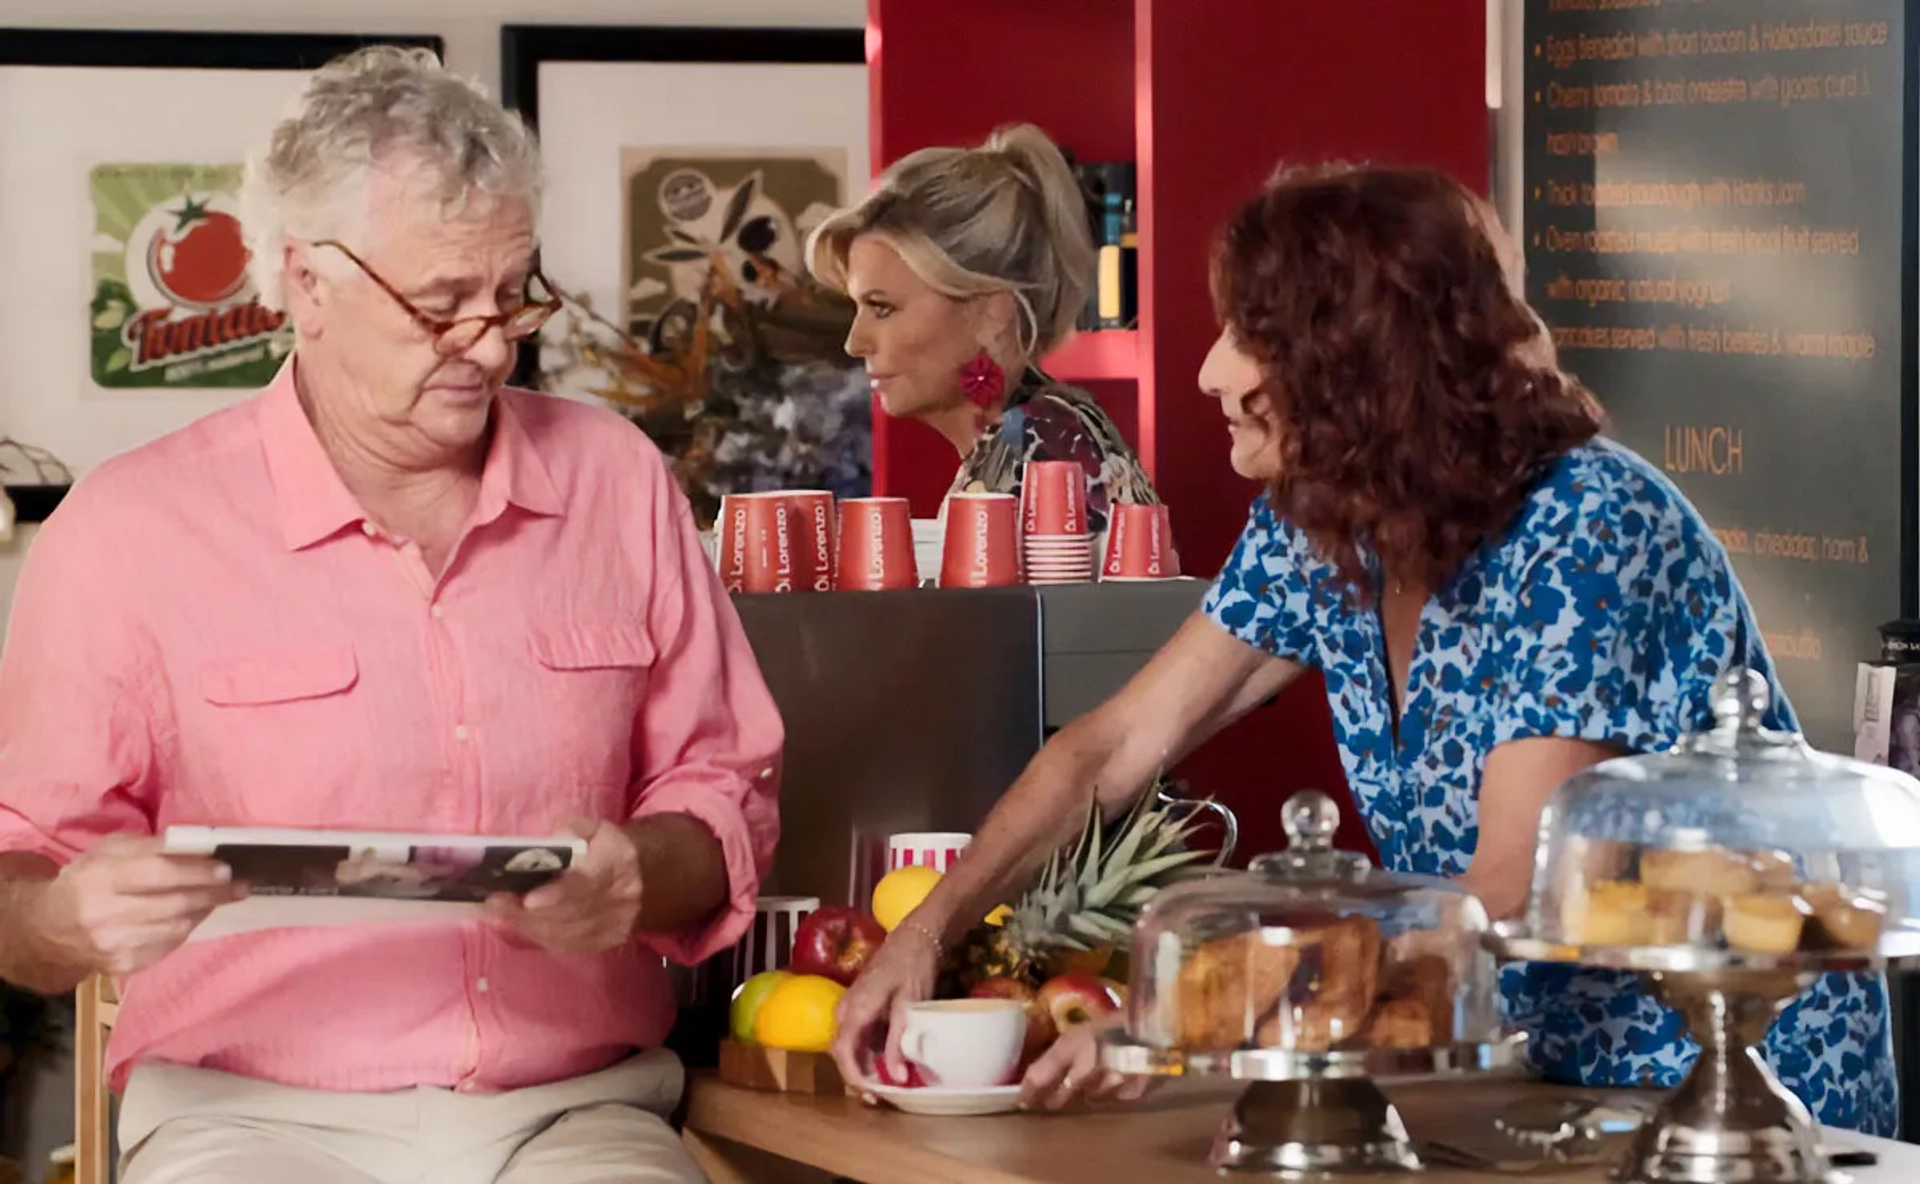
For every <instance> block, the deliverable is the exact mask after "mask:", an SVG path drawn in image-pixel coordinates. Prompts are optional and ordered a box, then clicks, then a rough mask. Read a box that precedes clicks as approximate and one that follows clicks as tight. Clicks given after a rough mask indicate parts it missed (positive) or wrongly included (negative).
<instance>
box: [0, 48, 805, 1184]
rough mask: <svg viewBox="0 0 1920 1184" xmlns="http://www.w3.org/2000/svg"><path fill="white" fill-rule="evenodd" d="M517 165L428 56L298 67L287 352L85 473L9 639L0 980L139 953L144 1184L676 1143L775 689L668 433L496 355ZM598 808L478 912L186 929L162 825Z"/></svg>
mask: <svg viewBox="0 0 1920 1184" xmlns="http://www.w3.org/2000/svg"><path fill="white" fill-rule="evenodd" d="M538 171H539V170H538V163H537V157H536V152H535V148H534V145H533V142H532V139H531V137H530V136H529V134H528V132H527V131H526V129H525V128H524V126H523V125H522V124H521V123H520V122H519V120H517V119H516V118H515V117H513V116H511V115H509V114H508V113H507V112H505V111H504V110H502V109H501V108H500V107H499V106H498V105H497V104H496V103H494V102H493V101H492V100H491V99H489V98H487V97H486V96H485V95H483V94H482V93H480V92H479V91H478V90H477V89H475V88H473V87H471V86H469V85H468V84H467V83H465V82H463V81H461V80H460V79H458V78H455V77H454V76H452V75H450V74H448V73H446V72H445V71H443V70H442V69H441V67H440V66H439V64H438V63H437V62H436V61H435V60H434V59H433V58H432V57H431V55H428V54H426V53H424V52H403V51H400V50H395V49H387V48H382V49H374V50H368V51H362V52H360V53H357V54H354V55H352V56H349V57H347V58H344V59H341V60H339V61H337V62H334V63H333V64H331V65H329V66H328V67H326V68H325V69H322V70H320V71H319V72H318V73H317V74H316V75H315V76H314V78H313V79H312V81H311V84H310V85H309V87H308V88H307V90H306V92H305V95H304V97H303V99H302V102H301V103H300V105H299V107H298V110H297V111H296V112H295V113H294V114H293V115H291V116H290V117H289V118H287V119H286V120H285V121H284V122H282V123H281V124H280V125H279V126H278V127H277V128H276V129H275V130H274V132H273V136H272V139H271V142H270V143H269V144H268V146H267V147H266V148H265V150H264V151H263V152H262V153H261V154H260V155H259V156H258V157H257V158H256V159H255V160H253V161H252V162H251V163H250V165H249V170H248V174H247V179H246V183H245V192H244V194H243V206H244V214H245V217H244V220H245V222H246V224H247V226H248V231H249V235H250V245H251V247H252V251H253V256H252V257H253V268H254V278H255V281H256V283H257V285H258V287H259V290H260V293H261V296H262V298H263V299H264V300H266V301H267V302H269V303H271V304H274V305H276V306H278V307H282V308H284V309H286V310H287V312H288V313H289V315H290V317H291V319H292V322H293V325H294V327H295V329H296V339H295V347H294V351H293V353H292V355H291V357H290V358H289V360H288V363H287V365H286V366H285V367H284V368H283V369H282V371H281V372H280V374H279V376H278V377H277V378H276V379H275V380H274V382H273V383H272V385H271V386H269V387H268V388H267V389H266V390H264V391H263V392H261V393H260V394H258V395H257V396H255V397H253V398H252V399H250V400H248V401H246V402H244V403H241V404H240V405H238V406H235V407H232V408H229V409H226V410H223V411H220V412H217V413H215V414H213V415H210V416H208V417H206V418H204V419H202V420H200V421H199V422H197V423H195V424H193V425H191V426H189V427H188V428H186V429H184V430H182V431H180V432H177V433H175V434H173V435H170V436H168V437H166V438H164V439H161V440H159V441H157V442H155V443H153V444H150V445H148V446H146V447H143V448H140V449H137V450H135V451H133V452H131V453H129V454H126V455H123V456H120V457H117V458H115V459H114V460H112V461H109V462H108V463H106V464H104V465H102V466H100V468H99V469H98V470H97V471H96V472H94V473H92V474H91V475H90V476H89V477H88V478H87V479H85V480H83V481H82V482H81V483H80V484H79V485H78V486H77V487H76V488H75V489H74V490H73V491H72V493H71V495H70V496H69V497H68V499H67V501H66V503H65V504H64V505H63V506H62V507H61V508H60V510H59V511H58V512H57V513H56V514H55V515H54V516H53V518H52V520H51V521H49V522H48V523H47V524H46V526H45V527H44V529H43V531H42V533H41V535H40V537H39V538H38V539H37V540H36V542H35V544H34V546H33V549H32V551H31V553H30V555H29V557H28V560H27V564H26V569H25V571H24V573H23V574H22V576H21V578H20V583H19V587H18V591H17V594H16V599H15V602H14V609H13V617H12V622H11V627H10V631H9V637H8V641H7V645H6V649H5V653H4V657H3V658H0V852H4V853H5V854H0V977H5V978H7V979H8V980H11V981H13V982H15V983H18V984H21V985H24V986H26V987H29V988H32V989H36V990H40V991H45V992H49V993H51V992H58V991H65V990H69V989H72V988H73V987H74V986H75V985H76V984H77V983H79V982H81V981H82V980H83V979H84V978H85V977H86V976H88V975H91V974H96V973H102V974H110V975H113V976H115V977H116V978H117V979H119V981H120V982H121V984H122V1005H121V1011H120V1019H119V1022H118V1024H117V1026H116V1028H115V1030H114V1033H113V1039H112V1045H111V1049H110V1053H109V1064H108V1069H109V1073H110V1075H111V1079H112V1081H113V1082H114V1084H115V1085H116V1086H117V1087H122V1088H124V1095H125V1096H124V1099H123V1102H122V1107H121V1127H120V1136H121V1146H122V1149H123V1152H124V1153H125V1161H124V1170H125V1176H124V1179H125V1180H126V1181H127V1184H170V1182H173V1181H192V1182H194V1184H220V1182H222V1181H248V1182H250V1184H251V1182H255V1181H261V1180H269V1181H279V1180H284V1181H289V1182H292V1181H299V1182H300V1184H335V1182H339V1184H347V1182H353V1184H367V1182H385V1181H396V1182H397V1181H400V1180H407V1181H434V1182H441V1184H479V1182H482V1181H487V1182H491V1181H496V1180H497V1181H501V1182H502V1184H508V1182H527V1184H534V1182H537V1184H582V1182H586V1181H616V1180H617V1181H654V1180H660V1181H665V1180H690V1179H699V1178H700V1177H699V1173H698V1171H697V1169H696V1168H695V1167H694V1166H693V1164H692V1162H691V1161H690V1160H689V1159H688V1158H687V1156H686V1154H685V1152H684V1151H683V1150H682V1149H681V1148H680V1145H679V1143H678V1141H677V1140H676V1139H675V1137H674V1135H673V1132H672V1130H671V1129H670V1128H669V1127H668V1125H667V1124H666V1122H665V1121H663V1116H664V1115H665V1114H667V1113H668V1112H669V1111H670V1110H671V1109H672V1107H673V1106H674V1104H675V1103H676V1101H677V1099H678V1096H679V1093H680V1089H681V1084H682V1071H681V1067H680V1065H679V1063H678V1062H677V1061H676V1060H675V1059H674V1058H673V1056H672V1054H671V1053H669V1052H666V1051H664V1050H662V1049H661V1048H660V1043H661V1041H662V1040H663V1039H664V1037H665V1036H666V1034H667V1031H668V1029H669V1028H670V1027H671V1025H672V1022H673V1019H674V1003H673V997H672V993H671V990H670V987H669V984H668V979H667V971H666V959H674V960H678V961H680V962H685V963H691V962H694V961H698V960H700V959H702V958H704V957H706V956H708V955H709V954H711V953H713V952H715V951H717V950H719V949H721V948H723V947H724V946H726V945H728V944H730V943H731V942H732V941H733V940H735V939H737V937H738V936H739V934H740V933H741V932H742V931H743V930H744V928H745V926H746V924H747V923H748V921H749V919H750V917H751V915H752V910H753V901H754V897H755V894H756V892H757V889H758V887H759V883H760V880H761V878H762V876H763V875H764V873H765V870H766V868H767V866H768V862H769V859H770V857H771V853H772V850H773V846H774V841H775V838H776V835H777V832H778V815H777V804H776V788H777V784H778V761H779V754H780V749H781V744H782V740H783V733H782V728H781V722H780V718H779V716H778V713H777V711H776V709H775V707H774V705H773V702H772V699H771V697H770V696H769V695H768V693H767V690H766V688H765V685H764V684H763V682H762V681H761V678H760V675H759V671H758V669H757V668H756V666H755V663H754V660H753V655H752V653H751V651H750V650H749V648H748V646H747V643H746V640H745V637H744V635H743V633H742V631H741V629H740V625H739V622H738V619H737V618H736V617H735V616H734V613H733V610H732V606H731V604H730V603H729V602H728V600H727V598H726V595H725V593H724V591H723V590H722V589H721V586H720V584H719V582H718V579H717V577H716V575H715V573H714V571H713V570H712V568H711V566H710V565H709V564H708V563H707V562H706V560H705V558H704V556H703V553H702V551H701V548H700V543H699V540H698V536H697V534H696V531H695V527H694V523H693V518H692V515H691V513H690V511H689V508H688V506H687V503H686V501H685V499H684V498H683V497H682V496H681V494H680V492H679V490H678V489H677V488H676V487H675V485H674V483H673V481H672V478H671V475H670V474H669V472H668V470H667V467H666V465H665V464H664V463H663V461H662V458H661V456H660V454H659V453H658V452H657V451H656V450H655V449H654V448H653V447H652V446H651V444H650V443H649V442H648V441H647V440H646V438H645V437H644V436H643V435H641V433H640V432H639V431H637V430H636V429H635V428H633V427H632V426H631V425H629V424H627V423H626V422H625V421H624V420H621V419H620V418H619V417H618V416H616V415H614V414H613V413H611V412H609V411H606V410H603V409H599V408H592V407H588V406H585V405H582V404H577V403H573V402H569V401H565V400H561V399H553V398H547V397H542V396H539V395H534V394H531V393H528V392H523V391H515V390H512V389H506V388H503V385H502V384H503V382H504V381H505V379H506V376H507V374H508V372H509V369H510V367H511V363H512V359H513V354H514V345H515V342H516V341H519V340H521V339H523V338H526V337H527V336H529V335H530V334H532V333H534V332H535V331H536V330H537V329H538V327H539V326H540V324H541V322H542V321H544V320H545V319H546V317H547V316H548V315H550V314H551V312H552V310H553V307H554V305H553V304H552V302H551V298H550V294H549V293H548V292H547V290H546V289H545V288H544V286H543V285H542V284H541V283H540V280H539V278H538V275H537V273H536V272H535V271H534V270H533V266H532V257H533V250H534V225H535V216H536V209H535V206H536V200H537V193H538ZM179 824H197V825H216V826H288V827H315V828H332V829H355V830H379V831H418V832H432V833H479V834H551V833H554V832H555V831H556V830H558V829H560V828H561V827H563V826H572V827H575V828H577V830H578V832H579V833H580V834H581V835H582V836H583V837H585V838H586V839H587V845H586V854H585V856H584V858H583V859H582V860H581V861H579V862H578V863H577V864H576V865H575V866H574V867H573V868H572V869H571V870H569V871H568V872H566V873H565V874H564V876H563V877H561V878H560V879H558V880H556V881H554V882H552V883H551V884H548V885H546V886H545V887H542V888H539V889H536V890H534V891H533V892H531V893H528V894H527V895H526V896H525V897H521V898H496V899H495V900H492V901H489V902H488V909H489V911H490V914H491V915H490V916H488V917H486V918H485V919H484V920H461V921H456V922H448V923H443V924H439V925H424V926H393V925H387V926H380V925H369V926H340V927H326V928H305V929H294V928H280V929H269V930H259V931H255V932H251V933H245V934H240V935H237V936H228V937H224V938H219V939H216V940H207V941H195V942H191V943H189V942H188V941H187V938H188V936H189V933H190V931H191V930H192V929H193V928H194V927H195V926H196V925H197V924H198V923H199V922H200V921H202V920H203V919H205V918H206V917H207V916H208V915H209V913H210V912H211V911H212V910H213V909H215V908H217V907H219V906H220V905H222V904H223V903H226V902H229V901H232V900H235V899H236V898H237V897H239V896H241V895H244V893H245V885H244V884H237V883H234V882H232V877H231V874H230V871H229V869H228V868H227V867H226V866H225V865H223V864H221V863H218V862H216V861H214V860H211V859H202V858H194V857H184V856H176V855H168V854H164V853H163V852H162V851H161V848H160V839H158V838H157V837H156V836H157V835H158V834H159V833H160V832H161V831H162V830H163V829H164V828H165V827H167V826H170V825H179Z"/></svg>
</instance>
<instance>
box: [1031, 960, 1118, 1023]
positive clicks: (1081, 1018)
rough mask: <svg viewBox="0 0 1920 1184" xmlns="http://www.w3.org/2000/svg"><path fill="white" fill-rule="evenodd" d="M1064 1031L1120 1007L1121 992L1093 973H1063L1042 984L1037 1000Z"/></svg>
mask: <svg viewBox="0 0 1920 1184" xmlns="http://www.w3.org/2000/svg"><path fill="white" fill-rule="evenodd" d="M1035 1001H1036V1002H1037V1003H1039V1005H1040V1006H1041V1008H1043V1009H1044V1010H1045V1011H1046V1012H1047V1014H1048V1015H1050V1016H1052V1017H1053V1026H1054V1027H1055V1028H1056V1029H1058V1030H1059V1031H1060V1032H1061V1033H1062V1034H1064V1033H1066V1032H1068V1031H1071V1030H1072V1029H1074V1028H1077V1027H1079V1026H1080V1025H1081V1024H1087V1023H1092V1022H1093V1021H1094V1020H1097V1019H1100V1018H1101V1017H1103V1016H1109V1015H1112V1014H1113V1013H1114V1012H1116V1011H1119V1010H1120V993H1119V992H1118V991H1116V990H1114V989H1113V986H1112V984H1110V983H1108V982H1107V981H1106V980H1105V979H1101V978H1095V977H1094V976H1093V975H1091V974H1078V973H1075V974H1062V975H1058V976H1056V977H1054V978H1050V979H1048V980H1047V981H1046V982H1044V983H1041V984H1040V993H1039V995H1038V996H1037V997H1036V1000H1035Z"/></svg>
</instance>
